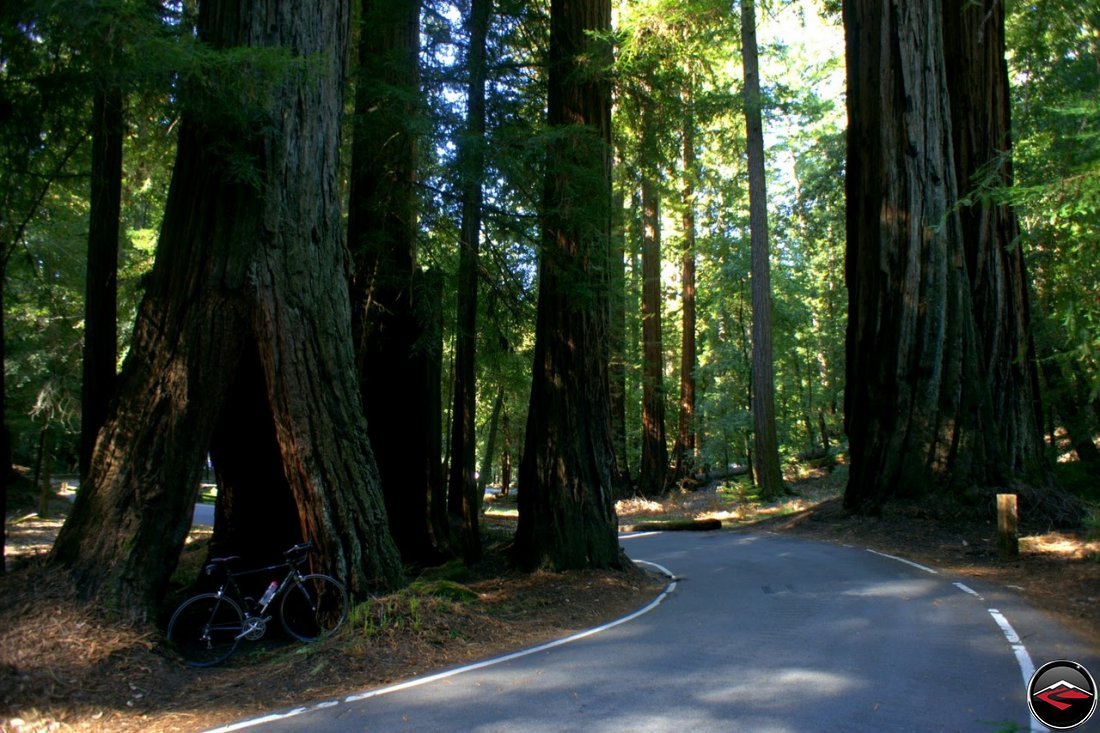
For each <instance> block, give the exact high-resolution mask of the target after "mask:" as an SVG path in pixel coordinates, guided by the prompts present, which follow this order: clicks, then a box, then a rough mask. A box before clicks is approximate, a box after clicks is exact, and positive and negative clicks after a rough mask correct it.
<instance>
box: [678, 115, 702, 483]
mask: <svg viewBox="0 0 1100 733" xmlns="http://www.w3.org/2000/svg"><path fill="white" fill-rule="evenodd" d="M689 106H690V103H689ZM683 159H684V190H683V207H684V213H683V227H684V246H683V251H681V253H680V293H681V299H682V302H683V313H682V315H681V318H682V331H683V333H682V334H681V348H680V419H679V423H678V430H677V432H676V449H675V451H674V452H675V461H676V462H675V468H674V469H673V477H674V478H675V480H680V479H682V478H684V477H686V476H689V475H691V472H692V469H693V468H694V466H695V457H696V451H697V447H698V446H697V445H696V442H695V438H696V436H695V186H694V184H693V177H694V176H695V120H694V119H693V118H692V115H691V113H690V112H689V113H688V115H687V116H686V119H685V120H684V139H683Z"/></svg>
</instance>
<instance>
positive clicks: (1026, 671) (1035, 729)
mask: <svg viewBox="0 0 1100 733" xmlns="http://www.w3.org/2000/svg"><path fill="white" fill-rule="evenodd" d="M867 552H873V553H874V554H876V555H881V556H882V557H888V558H890V559H891V560H897V561H898V562H903V563H905V564H906V565H912V566H913V567H915V568H918V569H920V570H923V571H924V572H926V573H932V574H933V575H939V571H937V570H933V569H932V568H929V567H925V566H924V565H921V564H920V563H915V562H913V561H912V560H906V559H905V558H903V557H896V556H894V555H887V554H886V553H885V552H879V551H877V550H872V549H870V548H867ZM953 585H954V586H955V587H956V588H958V589H959V590H961V591H963V592H964V593H969V594H970V595H972V596H975V597H976V598H978V599H980V600H985V599H984V598H982V596H981V594H980V593H978V592H977V591H976V590H974V589H973V588H971V587H969V586H967V585H966V584H965V583H960V582H955V583H953ZM986 610H987V611H989V615H990V616H992V617H993V620H994V621H996V622H997V626H999V627H1001V632H1002V633H1003V634H1004V635H1005V638H1006V639H1008V644H1009V646H1011V647H1012V653H1013V654H1014V655H1015V656H1016V663H1017V664H1018V665H1019V666H1020V674H1021V675H1022V676H1023V678H1024V690H1025V694H1026V690H1027V687H1028V684H1030V682H1031V676H1032V675H1033V674H1035V663H1034V662H1032V661H1031V655H1030V654H1028V653H1027V647H1026V646H1024V642H1023V641H1022V640H1021V639H1020V635H1019V634H1017V633H1016V630H1015V629H1013V628H1012V624H1010V623H1009V622H1008V619H1006V618H1005V617H1004V614H1003V613H1001V612H1000V611H998V610H997V609H995V608H989V609H986ZM1027 717H1028V720H1030V721H1031V733H1043V732H1044V731H1046V727H1045V726H1043V725H1040V724H1039V722H1038V721H1037V720H1035V717H1034V716H1032V714H1031V709H1030V708H1028V714H1027Z"/></svg>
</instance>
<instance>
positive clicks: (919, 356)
mask: <svg viewBox="0 0 1100 733" xmlns="http://www.w3.org/2000/svg"><path fill="white" fill-rule="evenodd" d="M953 7H954V6H953ZM975 11H976V12H978V15H979V16H981V17H983V18H984V17H985V14H984V11H978V9H977V8H975ZM974 17H975V18H976V17H978V16H974ZM992 19H993V20H997V19H996V17H993V18H992ZM961 21H962V19H961V18H959V17H958V16H957V15H952V16H950V17H948V16H945V14H944V10H943V6H942V5H941V3H940V2H939V0H921V1H919V2H910V3H904V4H903V5H892V4H888V3H881V2H877V1H871V0H848V2H845V4H844V24H845V29H846V33H847V55H848V117H849V130H848V167H847V199H848V221H847V229H848V234H847V236H848V252H847V264H846V268H847V272H846V280H847V285H848V291H849V318H848V338H847V364H848V369H847V382H848V389H847V390H846V396H845V422H846V428H847V432H848V437H849V441H850V449H851V473H850V478H849V483H848V487H847V490H846V492H845V500H844V501H845V505H846V506H847V507H849V508H851V509H854V510H859V511H864V512H874V511H877V510H879V509H880V508H881V506H882V504H883V503H884V502H886V501H888V500H890V499H893V498H897V497H907V496H920V495H926V494H929V493H941V494H946V495H950V496H954V497H963V496H965V495H970V494H972V492H974V491H975V490H980V489H982V488H986V487H990V486H993V485H1004V484H1005V483H1007V482H1010V481H1012V480H1013V479H1014V478H1016V477H1018V476H1019V474H1018V473H1017V471H1016V470H1015V469H1014V466H1013V464H1014V462H1015V461H1014V460H1011V459H1009V456H1010V455H1012V454H1013V451H1010V450H1009V449H1008V448H1009V446H1007V445H1006V444H1005V442H1004V437H1005V436H1006V435H1009V434H1015V433H1017V432H1019V431H1018V430H1015V429H1013V430H1007V429H1002V428H1000V427H999V426H998V422H999V419H1014V420H1027V421H1030V420H1032V419H1033V418H1032V417H1031V416H1032V415H1033V414H1034V413H1033V408H1032V405H1030V404H1028V405H1027V407H1026V409H1023V410H1019V411H1015V410H1012V409H1008V408H1007V407H1005V408H1000V409H1001V414H1000V415H998V414H997V409H995V408H994V405H993V398H992V395H991V392H990V390H991V388H992V387H993V386H995V384H997V383H999V382H998V378H996V377H995V376H993V375H994V374H995V373H996V372H999V371H1001V370H1007V371H1004V372H1003V373H1005V374H1009V373H1012V372H1013V371H1015V370H1016V367H1013V366H1012V365H1011V364H1008V363H1004V362H1003V360H1004V359H1007V358H1016V357H1023V356H1025V353H1026V352H1022V351H1020V350H1019V345H1020V344H1021V343H1022V342H1021V340H1020V338H1019V335H1018V334H1017V333H1016V332H1015V329H1016V328H1017V326H1018V325H1022V324H1020V323H1016V324H1010V323H1006V322H1005V320H1004V319H1006V318H1008V317H1009V313H1012V314H1016V315H1019V314H1023V313H1026V307H1025V305H1024V303H1022V302H1020V300H1019V299H1020V298H1021V297H1022V293H1021V292H1020V291H1019V290H1018V289H1016V288H1014V287H1013V286H1012V285H1011V280H1012V277H1014V276H1011V273H1010V270H1011V267H1010V266H1008V267H1007V269H1006V264H1005V263H1003V262H998V261H997V259H996V258H1008V259H1011V257H1012V255H1011V253H1005V252H1002V253H1001V254H1000V255H991V254H990V253H988V252H986V251H984V250H985V249H987V248H994V249H998V248H1001V247H1003V244H1004V243H1003V241H1002V240H999V239H998V237H999V236H1002V235H1001V234H998V235H995V236H991V238H990V239H989V240H986V243H985V244H983V245H981V247H978V246H975V247H974V248H973V249H971V248H970V246H969V245H968V244H967V242H966V240H965V238H966V236H967V231H968V229H970V227H969V226H964V223H963V218H964V217H963V214H962V213H961V212H960V208H959V206H958V202H959V196H958V181H959V180H960V178H959V173H958V170H959V166H958V165H957V163H956V158H955V157H954V155H953V152H952V150H953V140H952V138H953V124H952V118H953V112H952V104H953V103H954V101H955V100H954V99H953V98H952V96H951V89H952V83H951V82H949V81H948V69H947V58H948V56H947V54H946V46H945V40H944V33H943V29H944V27H945V24H947V23H958V22H961ZM970 28H971V34H970V35H969V37H968V38H967V40H965V41H961V40H960V41H959V43H960V44H963V45H965V44H969V43H973V42H974V41H975V40H976V37H975V36H974V35H973V32H974V31H976V30H977V29H976V27H974V26H972V25H971V26H970ZM990 32H992V33H997V32H998V31H994V30H992V29H990ZM993 43H994V45H995V41H994V42H993ZM951 73H952V74H957V73H965V74H967V75H969V74H971V73H974V70H973V69H970V70H969V71H964V70H962V69H952V72H951ZM998 77H999V72H998V73H993V72H990V71H984V72H982V74H981V75H979V78H984V79H985V80H986V82H988V85H987V86H986V87H985V88H979V87H981V86H982V85H979V87H973V86H971V85H970V83H969V82H966V81H964V82H961V83H962V85H964V86H965V87H966V90H967V91H966V93H967V94H980V95H983V96H985V95H991V94H999V93H1000V92H998V91H996V89H994V87H998V88H999V86H1000V82H999V81H998ZM975 81H977V80H975ZM987 103H988V100H987V101H986V102H982V103H979V104H978V105H977V106H979V107H984V106H985V105H986V104H987ZM999 114H1000V113H998V115H995V116H999ZM964 124H965V123H964ZM988 124H992V120H990V121H988V122H987V123H985V125H988ZM985 125H983V127H984V126H985ZM973 133H977V134H979V135H989V136H991V137H995V136H996V135H997V134H998V131H997V129H984V130H979V129H974V130H970V129H968V130H967V131H965V133H964V136H969V135H971V134H973ZM991 142H992V144H993V145H997V144H1002V143H1004V142H1006V140H1005V139H1004V137H1003V136H1002V138H1001V139H1000V140H996V139H995V140H992V141H991ZM966 155H967V157H968V158H970V157H971V156H970V153H967V154H966ZM974 159H977V158H974ZM962 175H963V178H964V179H965V178H966V177H967V176H968V174H967V173H963V174H962ZM991 213H992V212H991ZM973 215H974V212H967V213H966V217H970V216H973ZM983 216H984V215H983ZM986 221H987V222H989V223H994V220H993V219H987V220H986ZM997 242H1001V243H1000V244H997ZM989 257H994V258H995V259H994V260H993V261H989V260H987V259H986V258H989ZM978 260H986V261H985V262H982V263H980V264H979V262H978ZM972 266H973V267H974V268H975V272H971V267H972ZM977 271H984V274H983V275H982V277H981V278H975V275H976V274H978V272H977ZM992 277H995V278H997V279H999V280H1000V281H1001V282H1003V283H1004V284H1005V292H1004V295H1003V297H1004V298H1006V300H1004V301H1002V305H1000V306H995V307H994V309H993V311H989V310H987V306H988V305H991V304H995V303H996V301H995V300H993V301H991V300H987V298H986V296H985V295H984V294H983V291H984V290H985V287H986V286H985V283H984V282H983V281H985V280H986V278H992ZM975 292H977V293H978V300H980V301H982V302H983V305H982V306H981V309H982V312H983V315H982V316H980V319H979V316H978V315H977V314H978V312H979V308H978V307H977V306H976V302H977V301H976V299H975V296H974V293H975ZM998 308H999V309H1000V311H999V312H997V310H998ZM1024 323H1026V321H1024ZM979 325H981V327H983V328H989V327H992V328H994V329H995V330H996V331H999V332H1000V333H1002V334H1003V338H1004V339H1005V345H1004V346H1003V347H999V348H998V349H997V350H996V351H997V353H998V354H999V356H997V357H995V358H996V359H997V360H998V363H991V362H990V361H989V359H990V358H991V355H990V354H987V353H986V349H987V346H986V344H984V343H983V337H982V336H980V335H979V332H978V328H979ZM1005 383H1006V384H1007V382H1005ZM1019 386H1020V388H1021V389H1027V383H1026V382H1024V383H1020V385H1019ZM1022 399H1023V400H1024V401H1025V402H1026V401H1027V400H1028V399H1029V398H1028V397H1027V396H1025V397H1023V398H1022ZM1017 427H1020V426H1017ZM1016 454H1017V455H1022V453H1019V452H1017V453H1016Z"/></svg>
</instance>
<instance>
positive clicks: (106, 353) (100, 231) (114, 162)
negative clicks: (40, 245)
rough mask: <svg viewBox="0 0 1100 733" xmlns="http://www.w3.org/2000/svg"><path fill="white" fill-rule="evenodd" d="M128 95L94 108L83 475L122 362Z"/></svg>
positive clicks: (101, 100)
mask: <svg viewBox="0 0 1100 733" xmlns="http://www.w3.org/2000/svg"><path fill="white" fill-rule="evenodd" d="M122 140H123V97H122V92H121V91H120V90H118V89H117V88H115V89H106V90H102V91H97V92H96V94H95V99H94V101H93V104H92V171H91V208H90V216H89V225H88V271H87V275H86V280H85V283H86V285H85V291H84V292H85V296H84V354H83V379H82V381H81V394H80V475H81V477H85V476H87V474H88V466H89V465H90V463H91V459H92V450H93V449H94V448H95V439H96V435H98V434H99V428H100V427H101V426H102V425H103V421H104V420H106V418H107V405H108V403H109V402H110V400H111V395H112V394H113V393H114V388H115V370H116V367H117V361H118V237H119V214H120V211H121V207H122Z"/></svg>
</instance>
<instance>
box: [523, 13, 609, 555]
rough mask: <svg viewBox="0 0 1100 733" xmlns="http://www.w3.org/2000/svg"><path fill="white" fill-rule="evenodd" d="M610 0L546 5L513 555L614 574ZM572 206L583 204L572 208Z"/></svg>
mask: <svg viewBox="0 0 1100 733" xmlns="http://www.w3.org/2000/svg"><path fill="white" fill-rule="evenodd" d="M610 26H611V3H610V0H552V2H551V6H550V55H549V98H548V104H547V110H548V124H549V126H550V128H551V129H552V130H555V131H556V134H555V135H554V136H553V141H552V142H551V143H550V146H549V150H548V154H547V172H546V186H545V189H544V199H543V212H542V214H543V225H542V226H543V232H542V249H541V252H540V260H539V302H538V317H537V323H536V326H535V360H534V367H533V373H532V379H531V401H530V407H529V409H528V413H527V430H526V435H525V443H524V449H523V458H522V460H521V462H520V469H519V474H520V476H519V525H518V527H517V530H516V540H515V556H516V561H517V564H518V565H520V566H521V567H524V568H537V567H551V568H557V569H563V568H579V567H621V566H622V565H623V554H622V551H621V550H620V548H619V542H618V536H617V531H616V529H617V527H616V525H617V522H616V519H615V510H614V504H613V490H612V486H611V466H612V462H613V460H614V452H613V448H612V445H611V424H610V405H609V397H608V376H607V363H606V360H605V358H604V355H605V350H604V349H605V346H604V339H605V338H606V336H607V329H608V309H609V306H608V279H607V277H608V276H607V271H606V267H605V263H606V262H607V258H608V246H609V244H608V239H609V237H610V199H611V186H610V182H611V175H610V167H611V158H610V145H611V88H610V83H609V80H608V77H607V70H608V68H609V67H610V65H611V61H612V57H611V49H610V47H609V46H607V45H606V41H605V40H603V39H602V38H600V37H598V36H597V35H594V34H601V33H606V32H607V31H608V30H609V29H610ZM578 202H584V204H585V205H584V207H583V208H584V211H579V210H578V208H580V207H579V205H578Z"/></svg>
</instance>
